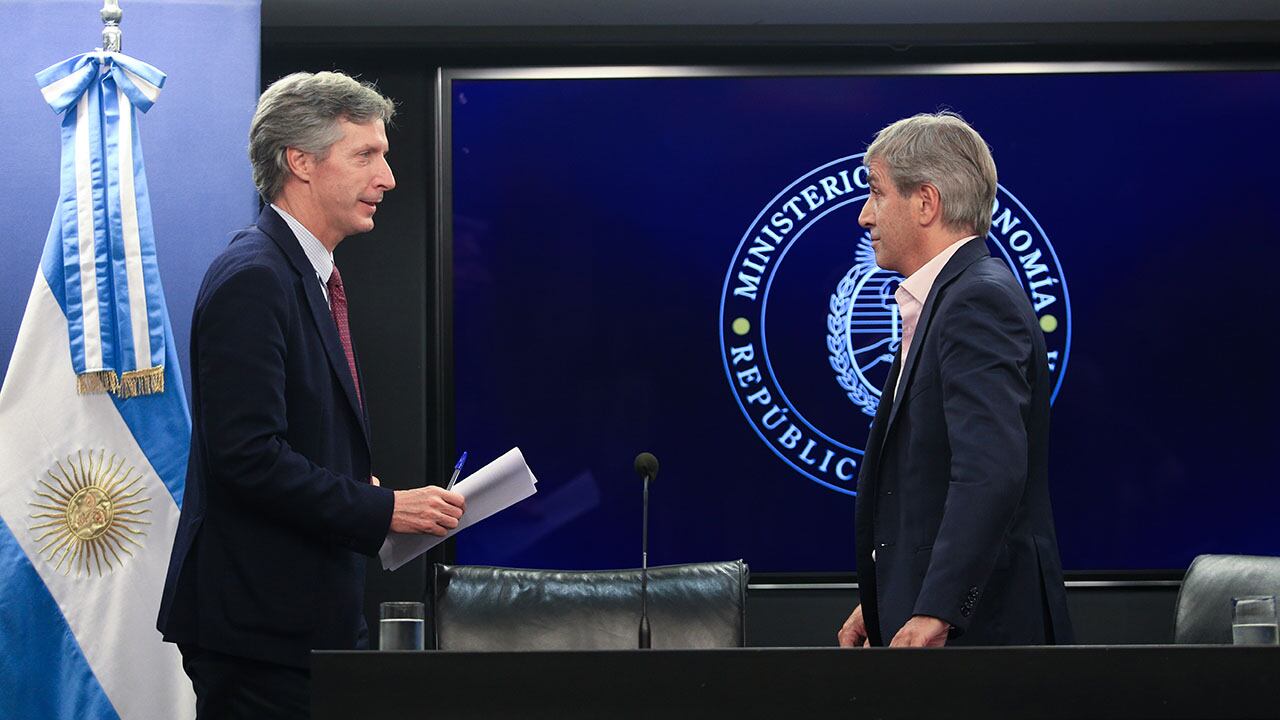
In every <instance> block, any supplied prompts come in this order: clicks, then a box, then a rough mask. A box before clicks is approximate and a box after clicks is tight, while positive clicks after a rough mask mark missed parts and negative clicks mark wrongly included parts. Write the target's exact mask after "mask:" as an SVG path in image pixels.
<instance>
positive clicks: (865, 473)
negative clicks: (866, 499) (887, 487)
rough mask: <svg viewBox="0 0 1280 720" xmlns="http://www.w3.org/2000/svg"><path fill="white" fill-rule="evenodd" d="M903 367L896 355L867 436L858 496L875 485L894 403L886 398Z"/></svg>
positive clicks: (859, 477) (898, 356) (898, 354)
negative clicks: (877, 468) (877, 467)
mask: <svg viewBox="0 0 1280 720" xmlns="http://www.w3.org/2000/svg"><path fill="white" fill-rule="evenodd" d="M901 367H902V354H901V353H895V354H894V356H893V364H892V365H890V366H889V377H888V379H886V380H885V383H884V390H882V391H881V392H880V404H879V405H878V406H877V407H876V417H875V420H873V421H872V422H871V432H870V433H869V434H868V436H867V449H866V454H864V455H863V457H862V471H861V472H859V473H858V495H859V496H862V495H863V494H865V493H869V492H872V485H873V484H874V483H875V468H876V466H877V465H879V464H880V449H881V447H882V446H883V444H884V432H885V427H886V425H887V424H888V422H889V411H890V409H891V405H892V403H891V402H889V401H887V400H886V398H888V397H889V396H890V394H891V393H892V392H893V386H894V385H895V384H896V383H897V382H898V373H899V370H900V368H901Z"/></svg>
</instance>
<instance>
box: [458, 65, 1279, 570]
mask: <svg viewBox="0 0 1280 720" xmlns="http://www.w3.org/2000/svg"><path fill="white" fill-rule="evenodd" d="M1072 69H1073V68H1071V67H1069V66H1062V67H1058V68H1055V70H1057V71H1056V72H1027V71H1025V68H1024V69H1018V68H1011V67H1010V68H1001V67H999V66H993V67H989V68H983V69H982V70H981V71H980V72H974V73H961V72H953V71H947V70H942V69H933V70H930V69H928V68H924V69H919V70H915V71H912V72H909V73H905V74H883V75H855V74H847V75H829V76H812V77H796V76H758V75H757V76H749V75H748V74H746V73H743V74H740V75H735V74H733V73H725V72H721V71H714V72H713V71H707V72H706V73H705V74H703V75H702V76H687V77H625V75H626V73H612V74H613V75H615V76H613V77H563V76H562V77H556V76H552V75H549V74H543V75H538V74H531V73H526V74H518V73H516V74H512V75H510V76H507V77H504V76H503V75H502V74H501V73H494V72H489V73H474V72H473V73H471V74H468V73H465V72H457V73H453V74H452V75H447V76H446V82H445V83H444V85H443V88H444V90H443V92H444V93H445V97H444V98H443V102H444V108H445V111H446V112H447V113H448V123H447V125H446V127H447V128H448V130H449V132H448V133H447V137H446V138H445V147H444V150H445V154H444V155H445V156H444V158H443V159H444V162H445V169H446V173H445V184H446V185H445V190H446V193H445V197H446V198H448V202H447V203H446V207H445V208H443V212H445V213H446V227H447V228H448V229H449V232H447V233H446V235H447V237H445V238H444V242H447V243H450V244H451V252H452V273H453V293H452V297H449V298H445V299H444V301H445V302H446V303H451V304H452V313H453V325H454V343H453V357H454V379H455V388H456V398H457V403H456V425H455V435H456V438H457V443H458V449H459V450H462V449H466V450H468V451H469V452H470V456H471V458H472V460H471V462H484V461H487V460H489V459H492V458H494V457H496V456H498V455H500V454H501V453H502V452H504V451H505V450H506V449H507V448H509V447H511V446H513V445H516V446H519V447H520V448H521V450H522V451H523V452H524V454H525V456H526V458H527V460H528V462H529V464H530V466H531V468H532V469H533V470H534V473H535V474H536V475H537V477H538V481H539V484H538V494H537V495H536V496H534V497H533V498H531V499H530V500H528V501H526V502H524V503H522V504H521V505H518V506H516V507H514V508H512V509H511V510H509V511H508V512H506V513H504V514H502V515H499V516H496V517H493V518H491V519H489V520H486V521H485V522H483V523H481V524H480V525H478V526H476V527H475V528H473V529H470V530H468V531H467V532H466V533H465V534H464V535H463V536H461V537H460V539H459V542H458V546H457V548H458V559H459V561H460V562H466V563H477V564H498V565H513V566H526V567H552V568H605V567H628V566H636V565H638V564H639V561H640V553H639V551H640V531H641V511H640V510H641V506H640V501H641V482H640V481H639V479H638V478H637V477H636V476H635V475H634V473H633V470H632V460H633V458H634V457H635V455H636V454H637V453H638V452H641V451H650V452H653V453H654V454H655V455H656V456H657V457H658V458H659V460H660V462H661V471H660V474H659V476H658V478H657V480H656V481H655V482H654V484H653V486H652V488H651V495H650V498H651V510H650V528H649V533H650V543H651V547H650V554H649V561H650V563H651V564H661V563H675V562H688V561H700V560H720V559H732V558H739V557H740V558H744V559H745V560H746V561H747V562H748V564H749V565H750V566H751V568H752V570H753V571H754V572H762V571H763V572H798V573H827V572H842V573H848V572H851V571H853V570H855V567H854V553H853V538H854V531H853V517H854V503H855V502H856V497H855V489H856V475H857V472H858V470H859V468H860V467H861V461H862V454H863V448H864V445H865V442H866V438H867V432H868V429H869V427H870V423H871V419H872V416H873V414H874V412H875V408H876V406H877V404H878V402H879V400H880V397H879V395H880V390H881V386H882V384H883V382H884V379H885V375H886V373H887V370H888V367H889V364H890V360H891V358H892V352H893V350H894V349H896V347H897V343H898V342H899V340H900V337H899V329H898V325H897V315H896V307H895V306H894V304H893V288H894V287H896V283H897V281H898V280H899V279H900V278H898V277H897V276H896V275H894V274H892V273H888V272H886V271H883V270H881V269H879V268H878V267H876V265H875V261H874V256H873V255H872V254H871V251H870V247H869V245H868V237H867V235H866V233H865V231H864V230H863V229H862V228H860V227H859V226H858V223H857V217H858V213H859V210H860V209H861V206H862V203H863V201H864V200H865V199H866V196H867V189H866V174H865V169H864V168H863V166H862V153H863V152H864V150H865V148H866V145H867V144H868V143H869V142H870V141H871V139H872V137H873V136H874V134H875V132H876V131H877V130H878V129H880V128H881V127H883V126H885V125H887V124H888V123H890V122H892V121H894V120H897V119H899V118H902V117H906V116H909V115H912V114H915V113H919V112H934V111H937V110H940V109H949V110H953V111H955V112H958V113H960V114H961V115H962V116H964V117H965V118H966V119H967V120H968V121H969V122H970V123H971V124H972V125H973V126H974V127H975V128H977V129H978V131H979V132H981V133H982V135H983V136H984V137H985V138H986V140H987V142H988V143H989V144H990V146H991V149H992V152H993V155H994V157H995V160H996V164H997V166H998V168H999V176H1000V189H999V194H998V197H997V204H996V207H995V208H994V212H993V220H994V222H993V225H992V230H991V233H990V235H989V236H988V238H987V242H988V245H989V246H990V249H991V251H992V253H993V254H995V255H996V256H998V257H1001V258H1003V259H1004V260H1005V261H1006V262H1007V263H1008V264H1009V266H1010V268H1011V269H1012V270H1013V271H1014V275H1015V276H1016V277H1017V278H1019V280H1020V281H1021V282H1022V284H1023V287H1024V289H1025V290H1026V292H1027V294H1028V297H1029V298H1030V299H1031V301H1032V304H1033V306H1034V307H1035V310H1036V313H1037V315H1038V317H1039V319H1040V326H1041V329H1042V331H1043V332H1044V334H1045V338H1046V340H1047V342H1048V347H1049V350H1050V361H1051V364H1052V366H1053V372H1054V376H1055V391H1054V392H1055V396H1054V405H1053V419H1052V426H1053V430H1052V438H1051V466H1050V482H1051V484H1052V493H1053V503H1054V511H1055V517H1056V519H1057V528H1058V536H1059V541H1060V544H1061V548H1062V555H1063V562H1064V565H1065V567H1066V568H1067V569H1068V570H1076V571H1093V570H1137V569H1176V568H1184V567H1186V565H1187V564H1188V563H1189V562H1190V560H1191V559H1192V558H1193V557H1194V556H1195V555H1197V554H1200V553H1209V552H1215V553H1254V554H1271V555H1276V554H1280V532H1277V530H1276V526H1277V524H1276V519H1275V518H1276V515H1277V513H1278V512H1280V476H1278V474H1277V471H1276V470H1275V467H1276V461H1275V452H1276V446H1277V440H1276V438H1277V437H1280V419H1277V415H1276V401H1277V400H1278V399H1280V392H1277V390H1278V387H1277V380H1276V377H1277V372H1276V369H1275V366H1276V364H1277V356H1276V351H1277V348H1278V344H1277V342H1276V341H1275V340H1274V338H1273V334H1274V332H1275V330H1276V328H1277V327H1278V325H1277V321H1276V320H1275V319H1274V318H1273V313H1272V308H1273V307H1274V304H1275V303H1274V295H1275V290H1274V285H1273V283H1274V280H1273V279H1272V277H1271V274H1272V273H1273V271H1275V270H1276V269H1277V268H1280V234H1278V233H1277V230H1276V219H1275V215H1276V212H1277V208H1280V203H1278V202H1277V200H1276V193H1277V191H1278V189H1280V150H1278V149H1277V148H1278V147H1280V143H1278V141H1277V132H1276V118H1277V117H1280V73H1277V72H1267V71H1225V70H1218V71H1202V72H1182V71H1177V72H1175V71H1170V70H1167V69H1166V70H1163V71H1146V72H1120V71H1105V72H1098V71H1097V70H1098V68H1096V67H1095V68H1090V72H1071V70H1072ZM1112 70H1114V68H1113V69H1112ZM565 74H567V75H572V74H573V73H565ZM616 75H624V76H616ZM694 75H696V73H694Z"/></svg>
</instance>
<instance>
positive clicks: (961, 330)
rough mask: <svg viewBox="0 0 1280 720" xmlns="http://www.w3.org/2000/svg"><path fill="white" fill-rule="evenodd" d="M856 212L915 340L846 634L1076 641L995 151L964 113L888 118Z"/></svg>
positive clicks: (1038, 341) (860, 528)
mask: <svg viewBox="0 0 1280 720" xmlns="http://www.w3.org/2000/svg"><path fill="white" fill-rule="evenodd" d="M866 165H867V168H868V170H869V175H868V179H869V181H870V196H869V197H868V198H867V202H866V205H865V206H864V207H863V209H862V214H861V215H860V216H859V218H858V223H859V224H860V225H862V226H863V227H865V228H867V229H869V230H870V231H871V240H872V242H871V245H872V248H874V250H875V253H876V264H878V265H879V266H880V267H882V268H884V269H886V270H894V271H897V272H899V273H901V274H902V275H904V276H905V277H906V279H905V280H904V281H903V282H902V284H901V285H900V287H899V288H898V291H897V300H898V306H899V311H900V314H901V319H902V343H901V346H900V350H899V352H898V355H897V356H896V357H895V358H894V362H893V367H892V369H891V370H890V372H889V379H888V382H887V383H886V385H885V388H884V392H883V394H882V395H881V403H880V407H879V411H878V412H877V414H876V418H875V421H874V423H873V424H872V428H871V434H870V437H869V438H868V440H867V450H866V456H865V459H864V462H863V466H862V471H861V474H860V475H859V476H858V502H857V512H856V515H857V517H856V534H857V558H858V579H859V594H860V596H861V599H862V602H861V604H860V605H859V606H858V607H857V608H855V609H854V611H853V614H852V615H850V616H849V619H848V620H847V621H846V622H845V624H844V626H843V627H842V628H841V629H840V631H839V633H838V638H839V641H840V644H841V645H842V646H846V647H849V646H852V647H857V646H860V645H864V644H866V645H885V644H889V645H892V646H900V647H928V646H941V645H944V644H947V643H953V644H964V645H1038V644H1046V643H1049V644H1052V643H1070V642H1072V631H1071V622H1070V619H1069V618H1068V616H1067V607H1066V594H1065V590H1064V587H1063V581H1062V564H1061V560H1060V558H1059V554H1058V542H1057V537H1056V533H1055V531H1054V526H1053V512H1052V509H1051V508H1050V504H1049V484H1048V453H1049V398H1050V382H1049V363H1048V358H1047V355H1046V351H1045V343H1044V336H1043V334H1042V333H1041V331H1040V328H1039V325H1038V323H1037V321H1036V316H1035V313H1034V312H1033V311H1032V308H1031V304H1030V301H1029V300H1028V299H1027V297H1026V295H1025V293H1024V292H1023V291H1022V288H1021V287H1020V286H1019V285H1018V281H1017V280H1016V279H1015V278H1014V276H1013V273H1012V272H1010V270H1009V268H1008V267H1007V266H1006V265H1005V264H1004V263H1003V262H1002V261H1000V260H998V259H996V258H992V257H991V256H990V255H989V254H988V252H987V246H986V240H985V238H986V235H987V231H988V230H989V229H990V226H991V212H992V208H993V207H994V203H995V194H996V167H995V163H994V161H993V160H992V158H991V152H990V150H989V149H988V148H987V144H986V142H985V141H983V139H982V138H981V137H980V136H979V135H978V133H977V132H976V131H974V130H973V128H971V127H969V125H968V124H966V123H965V122H964V121H963V120H962V119H961V118H960V117H958V116H956V115H954V114H951V113H940V114H937V115H917V116H915V117H912V118H907V119H905V120H900V121H898V122H896V123H893V124H892V125H890V126H888V127H886V128H885V129H883V130H881V131H880V132H879V133H878V134H877V135H876V138H875V140H874V141H873V142H872V143H871V145H870V147H868V148H867V154H866Z"/></svg>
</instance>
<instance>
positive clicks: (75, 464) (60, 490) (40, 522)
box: [31, 449, 151, 576]
mask: <svg viewBox="0 0 1280 720" xmlns="http://www.w3.org/2000/svg"><path fill="white" fill-rule="evenodd" d="M54 465H55V466H56V469H55V468H50V469H49V470H48V472H47V474H48V476H49V478H48V479H47V480H45V479H42V480H40V485H41V489H37V490H36V496H37V497H38V498H39V499H40V501H38V502H32V503H31V507H32V508H33V509H34V510H35V512H33V513H32V514H31V518H32V520H33V521H34V522H33V524H32V526H31V534H32V535H33V536H35V542H36V544H37V545H39V546H40V555H41V556H42V557H43V558H44V559H45V560H46V561H47V562H51V563H55V569H57V570H61V571H62V572H63V574H68V575H69V574H70V573H71V570H72V569H73V568H74V569H75V571H76V575H80V574H82V573H84V574H87V575H92V574H93V573H94V571H95V570H96V571H97V573H98V575H99V576H101V575H103V574H105V573H106V572H107V571H109V570H112V569H114V568H115V567H116V566H119V565H122V564H124V560H125V557H131V556H132V555H133V551H132V550H131V549H130V547H131V546H132V547H133V548H137V549H139V550H141V549H142V539H143V538H144V537H146V533H145V532H144V531H143V527H144V526H146V525H149V524H150V523H149V522H147V520H146V516H147V514H148V513H150V512H151V510H150V508H146V507H143V506H144V505H145V504H146V503H148V502H150V501H151V498H148V497H140V495H141V493H142V491H143V490H144V489H145V487H146V486H145V485H142V484H141V482H142V475H141V474H140V473H137V472H136V470H135V469H134V468H133V467H129V468H125V460H124V458H118V457H116V455H115V454H114V453H112V454H111V455H110V456H109V457H108V455H107V451H106V450H105V449H103V450H102V451H100V452H99V453H98V455H97V457H96V458H95V457H94V455H93V452H92V451H89V452H88V453H87V454H86V453H85V452H83V451H81V452H77V453H76V455H75V456H74V457H73V456H70V455H68V456H67V463H66V465H65V466H64V465H63V464H62V463H61V462H58V461H55V462H54Z"/></svg>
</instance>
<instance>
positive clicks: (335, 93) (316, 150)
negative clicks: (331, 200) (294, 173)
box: [249, 72, 396, 202]
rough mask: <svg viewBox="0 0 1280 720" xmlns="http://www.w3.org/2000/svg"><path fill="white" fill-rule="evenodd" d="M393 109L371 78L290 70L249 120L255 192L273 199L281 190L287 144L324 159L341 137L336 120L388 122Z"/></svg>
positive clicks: (285, 173) (286, 166)
mask: <svg viewBox="0 0 1280 720" xmlns="http://www.w3.org/2000/svg"><path fill="white" fill-rule="evenodd" d="M395 112H396V106H395V103H394V102H393V101H392V100H391V99H390V98H388V97H385V96H384V95H383V94H382V93H380V92H378V88H377V87H376V86H375V85H374V84H373V83H369V82H361V81H359V80H356V79H355V78H353V77H351V76H350V75H344V74H343V73H340V72H319V73H303V72H300V73H293V74H292V75H286V76H284V77H282V78H280V79H279V80H277V81H275V82H273V83H271V87H269V88H267V89H266V91H265V92H263V93H262V97H260V98H258V109H257V110H256V111H255V112H254V113H253V122H252V123H250V125H249V162H251V163H252V164H253V184H254V185H256V186H257V188H258V194H259V195H261V196H262V199H263V200H265V201H267V202H272V201H274V200H275V199H276V196H278V195H279V194H280V191H281V190H283V189H284V181H285V180H286V179H287V178H288V177H289V163H288V159H287V158H286V156H285V151H286V150H288V149H289V148H297V149H298V150H301V151H303V152H305V153H310V154H312V155H317V156H319V157H321V158H324V157H325V156H326V155H327V154H328V153H329V148H330V147H332V146H333V144H334V143H335V142H337V141H338V139H339V138H341V137H342V131H341V130H340V129H339V127H338V121H339V120H346V121H348V122H353V123H357V124H363V123H367V122H371V121H373V120H381V121H382V122H384V123H389V122H391V117H392V116H393V115H395Z"/></svg>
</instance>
